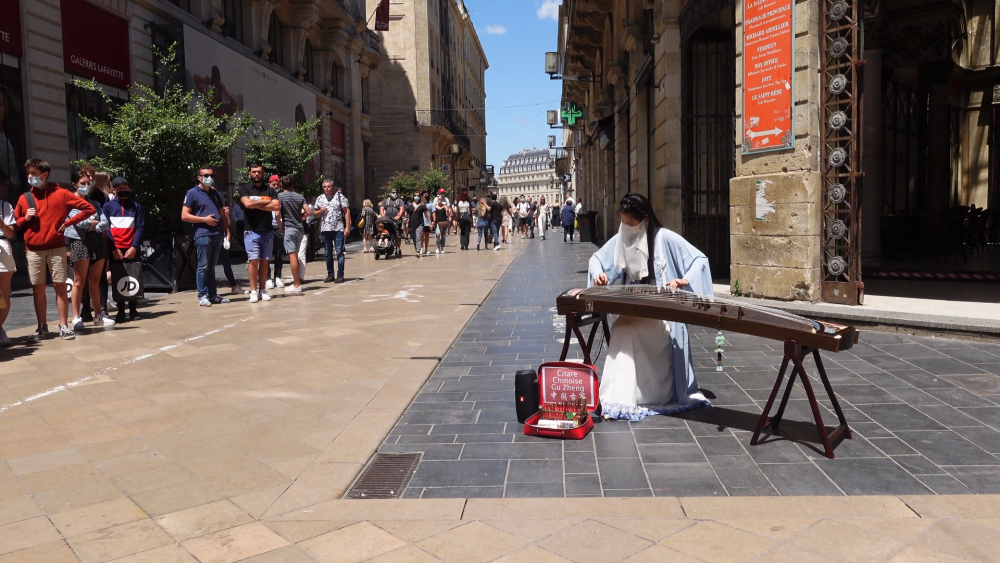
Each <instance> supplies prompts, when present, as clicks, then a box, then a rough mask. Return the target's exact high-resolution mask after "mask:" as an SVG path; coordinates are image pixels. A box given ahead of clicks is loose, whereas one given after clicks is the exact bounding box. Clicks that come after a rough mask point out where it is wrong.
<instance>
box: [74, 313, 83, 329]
mask: <svg viewBox="0 0 1000 563" xmlns="http://www.w3.org/2000/svg"><path fill="white" fill-rule="evenodd" d="M78 330H83V319H81V318H80V317H77V318H75V319H73V331H74V332H76V331H78Z"/></svg>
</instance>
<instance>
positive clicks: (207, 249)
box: [194, 235, 222, 300]
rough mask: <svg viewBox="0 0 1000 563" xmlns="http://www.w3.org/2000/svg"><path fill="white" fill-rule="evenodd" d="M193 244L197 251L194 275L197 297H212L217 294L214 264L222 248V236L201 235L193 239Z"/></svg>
mask: <svg viewBox="0 0 1000 563" xmlns="http://www.w3.org/2000/svg"><path fill="white" fill-rule="evenodd" d="M194 245H195V249H196V250H197V251H198V274H197V275H196V276H195V281H196V282H197V284H198V299H199V300H200V299H204V298H206V297H207V298H209V299H214V298H215V297H217V296H218V295H219V292H218V290H217V289H216V287H215V264H216V263H217V262H218V261H219V252H220V251H221V250H222V236H220V235H214V236H212V235H203V236H200V237H198V238H196V239H194Z"/></svg>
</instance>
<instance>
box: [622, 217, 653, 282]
mask: <svg viewBox="0 0 1000 563" xmlns="http://www.w3.org/2000/svg"><path fill="white" fill-rule="evenodd" d="M647 227H648V225H647V223H646V221H642V222H640V223H639V224H638V225H636V226H634V227H633V226H631V225H627V224H625V222H624V221H622V223H621V225H620V226H619V227H618V242H617V244H615V257H614V260H615V266H616V267H617V268H619V269H621V270H622V271H624V272H626V273H627V274H628V276H629V279H630V280H632V281H638V280H640V279H642V278H644V277H646V276H647V275H648V274H649V272H648V267H647V264H648V260H649V246H648V242H647V239H646V231H647Z"/></svg>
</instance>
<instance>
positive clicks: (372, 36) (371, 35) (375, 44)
mask: <svg viewBox="0 0 1000 563" xmlns="http://www.w3.org/2000/svg"><path fill="white" fill-rule="evenodd" d="M361 37H362V38H363V39H364V40H365V47H368V48H369V49H371V50H372V51H375V52H376V53H378V52H380V51H379V47H380V46H381V44H382V38H381V37H379V36H378V33H375V32H374V31H372V30H370V29H366V30H364V32H363V33H362V34H361Z"/></svg>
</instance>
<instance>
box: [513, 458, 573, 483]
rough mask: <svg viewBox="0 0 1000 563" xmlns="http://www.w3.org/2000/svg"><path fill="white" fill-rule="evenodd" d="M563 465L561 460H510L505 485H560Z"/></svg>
mask: <svg viewBox="0 0 1000 563" xmlns="http://www.w3.org/2000/svg"><path fill="white" fill-rule="evenodd" d="M562 482H563V463H562V460H561V459H555V460H552V459H549V460H511V461H510V466H509V469H508V470H507V484H508V486H509V485H510V483H562Z"/></svg>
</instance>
